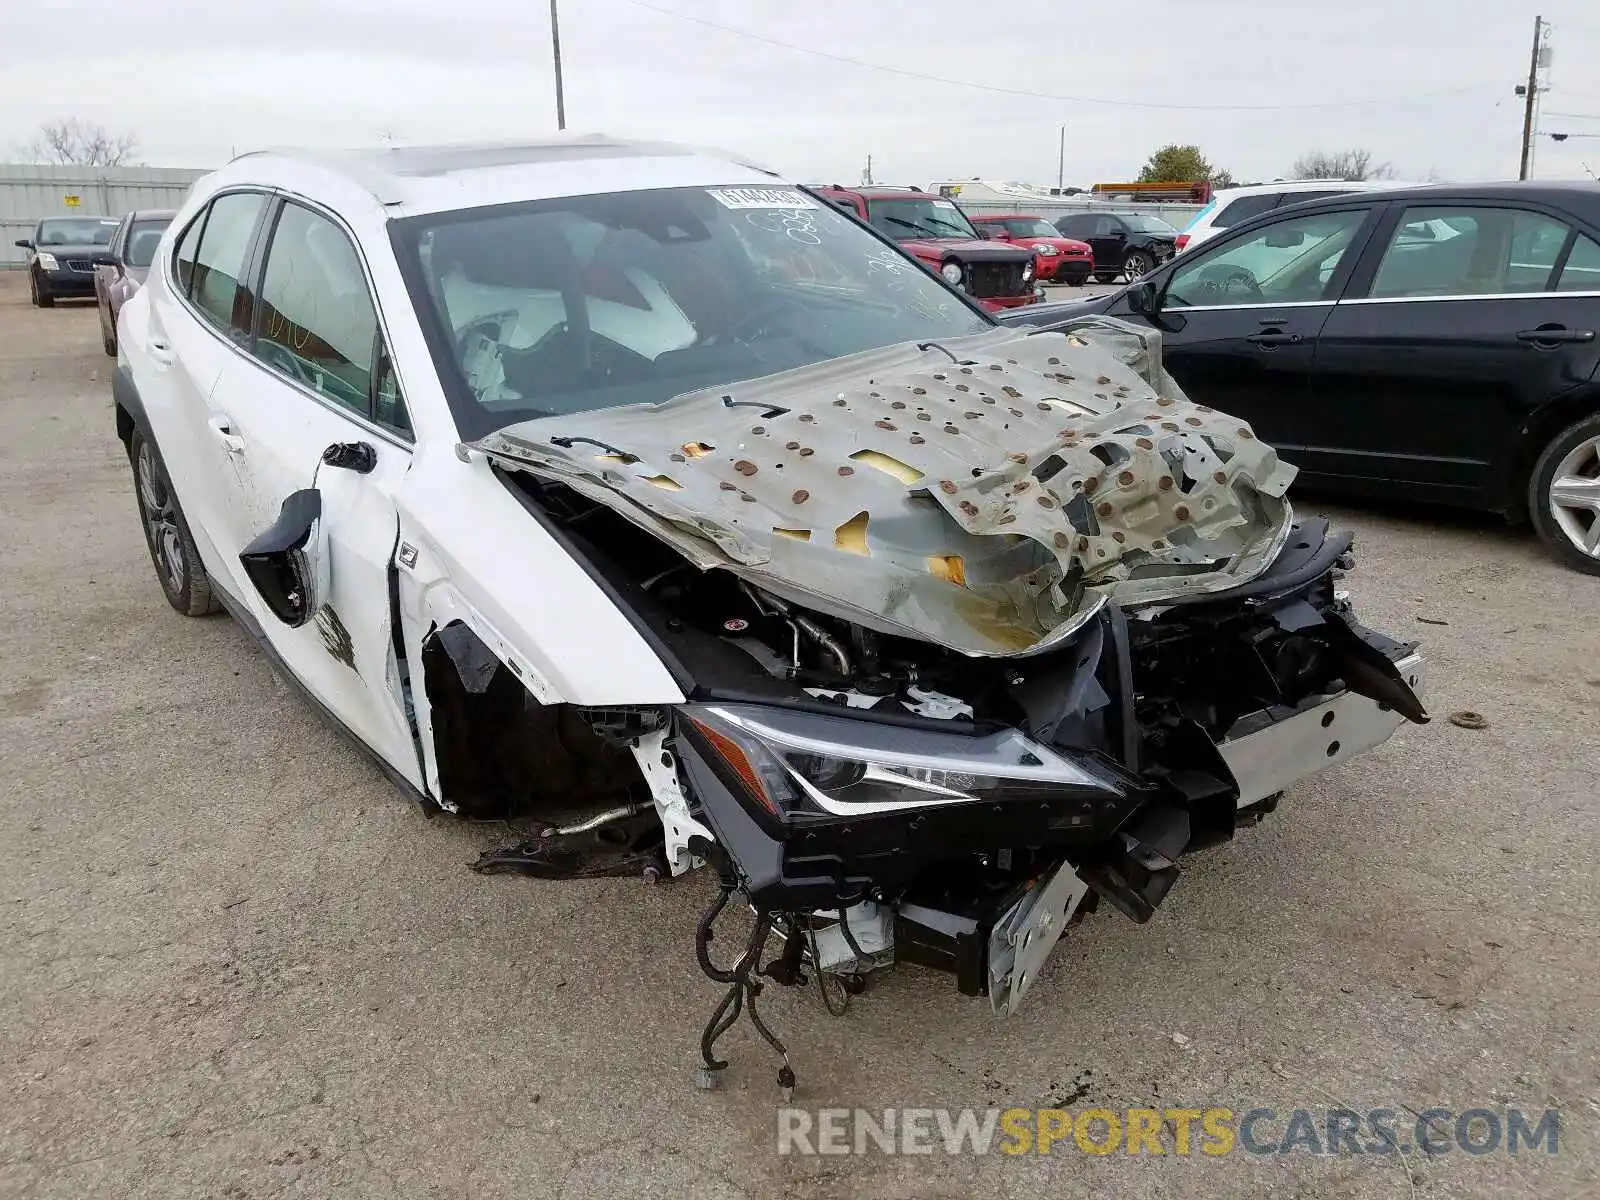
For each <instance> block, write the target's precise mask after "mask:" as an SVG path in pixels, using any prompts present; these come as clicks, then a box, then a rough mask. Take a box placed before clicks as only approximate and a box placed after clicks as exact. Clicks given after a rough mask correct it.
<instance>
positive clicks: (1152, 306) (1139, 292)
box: [1128, 279, 1161, 318]
mask: <svg viewBox="0 0 1600 1200" xmlns="http://www.w3.org/2000/svg"><path fill="white" fill-rule="evenodd" d="M1128 307H1129V308H1131V309H1132V310H1133V311H1134V312H1136V313H1138V314H1139V315H1140V316H1141V317H1149V318H1154V317H1155V316H1156V314H1158V313H1159V312H1160V311H1161V293H1160V292H1159V291H1157V290H1156V283H1155V280H1153V279H1145V280H1141V281H1140V282H1139V283H1136V284H1134V285H1133V286H1132V287H1131V288H1129V289H1128Z"/></svg>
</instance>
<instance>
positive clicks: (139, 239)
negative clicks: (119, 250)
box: [123, 217, 172, 267]
mask: <svg viewBox="0 0 1600 1200" xmlns="http://www.w3.org/2000/svg"><path fill="white" fill-rule="evenodd" d="M170 224H172V218H171V217H164V218H157V219H155V220H150V221H135V222H134V223H133V228H132V229H130V230H128V248H127V250H126V251H125V252H124V254H123V257H124V258H125V259H126V260H127V263H128V265H129V266H130V267H148V266H149V265H150V264H151V263H152V262H153V261H155V257H156V247H157V246H159V245H160V244H161V231H162V230H164V229H165V228H166V227H167V226H168V225H170Z"/></svg>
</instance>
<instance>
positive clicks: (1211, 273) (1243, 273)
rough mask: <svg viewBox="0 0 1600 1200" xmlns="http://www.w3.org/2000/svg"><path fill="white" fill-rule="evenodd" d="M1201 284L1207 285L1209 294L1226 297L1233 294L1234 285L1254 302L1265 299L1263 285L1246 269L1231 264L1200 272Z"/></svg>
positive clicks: (1208, 268)
mask: <svg viewBox="0 0 1600 1200" xmlns="http://www.w3.org/2000/svg"><path fill="white" fill-rule="evenodd" d="M1200 282H1202V283H1204V284H1205V285H1206V290H1207V291H1208V292H1221V293H1222V294H1224V295H1230V294H1232V292H1233V291H1234V285H1235V284H1238V285H1239V287H1240V289H1241V290H1242V291H1243V292H1244V293H1245V295H1247V296H1249V297H1250V298H1251V299H1252V300H1261V299H1264V297H1263V295H1262V292H1261V284H1260V283H1259V282H1257V280H1256V277H1255V276H1254V275H1253V274H1251V273H1250V271H1249V270H1248V269H1246V268H1245V267H1240V266H1235V265H1233V264H1231V263H1227V264H1221V265H1218V266H1214V267H1207V268H1206V269H1205V270H1203V271H1201V272H1200Z"/></svg>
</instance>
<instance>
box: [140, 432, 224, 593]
mask: <svg viewBox="0 0 1600 1200" xmlns="http://www.w3.org/2000/svg"><path fill="white" fill-rule="evenodd" d="M128 457H129V459H130V460H132V463H133V483H134V493H135V495H136V496H137V497H138V500H139V523H140V524H141V525H142V526H144V540H145V544H146V545H148V546H149V547H150V561H151V562H152V563H153V564H154V565H155V568H156V578H157V579H158V580H159V581H160V582H161V591H162V592H163V594H165V596H166V597H167V603H168V604H170V605H172V607H173V608H175V609H177V610H178V612H180V613H182V614H183V615H184V616H186V617H203V616H205V615H206V614H207V613H213V612H216V611H217V609H218V608H219V607H220V605H219V604H218V602H217V598H216V597H215V596H214V595H212V592H211V578H210V576H208V575H207V574H206V568H205V564H203V563H202V562H201V561H200V552H199V550H197V549H196V548H195V544H194V536H193V535H192V534H191V533H190V532H189V523H188V522H187V521H186V520H184V517H183V510H182V509H181V508H179V507H178V497H177V496H176V495H175V494H174V493H173V490H172V481H171V480H170V479H168V478H167V468H166V464H165V463H163V462H162V461H161V455H160V454H159V453H157V451H156V448H155V446H154V445H153V444H152V443H151V442H150V441H149V439H148V438H146V437H145V436H144V434H143V433H142V432H140V431H138V430H135V431H134V434H133V437H132V439H131V440H130V441H129V443H128Z"/></svg>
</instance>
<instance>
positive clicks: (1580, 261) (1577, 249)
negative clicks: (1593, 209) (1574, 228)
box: [1556, 233, 1600, 292]
mask: <svg viewBox="0 0 1600 1200" xmlns="http://www.w3.org/2000/svg"><path fill="white" fill-rule="evenodd" d="M1556 291H1558V292H1600V242H1596V241H1595V240H1594V239H1593V238H1592V237H1589V236H1587V235H1586V234H1581V233H1580V234H1579V235H1578V240H1577V241H1575V242H1573V243H1572V253H1570V254H1568V255H1567V265H1566V266H1564V267H1562V268H1561V279H1560V281H1559V282H1558V283H1557V284H1556Z"/></svg>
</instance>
